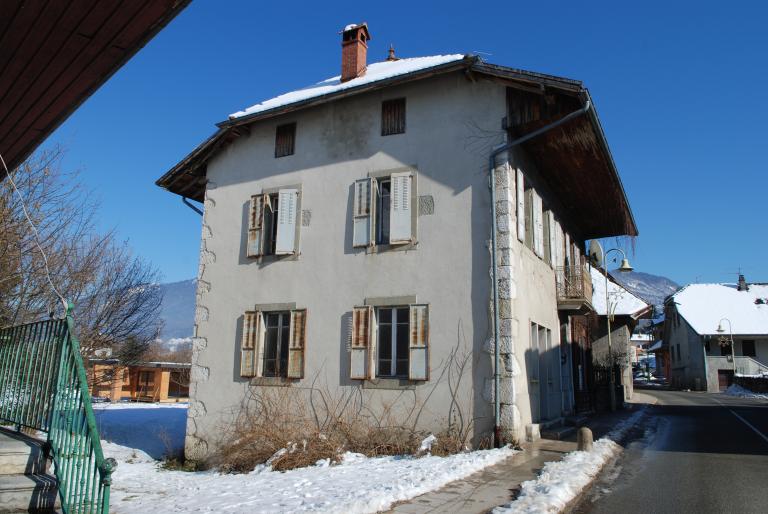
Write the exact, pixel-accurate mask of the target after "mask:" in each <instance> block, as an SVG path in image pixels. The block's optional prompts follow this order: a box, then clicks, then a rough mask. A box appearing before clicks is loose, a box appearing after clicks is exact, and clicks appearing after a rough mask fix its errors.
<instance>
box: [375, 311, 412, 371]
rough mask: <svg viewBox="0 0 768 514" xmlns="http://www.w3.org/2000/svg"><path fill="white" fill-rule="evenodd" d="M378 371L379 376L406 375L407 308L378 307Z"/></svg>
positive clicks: (408, 332)
mask: <svg viewBox="0 0 768 514" xmlns="http://www.w3.org/2000/svg"><path fill="white" fill-rule="evenodd" d="M376 319H377V321H378V334H377V336H378V350H379V355H378V373H377V376H380V377H407V376H408V353H409V352H408V341H409V334H410V328H409V325H410V324H409V308H408V307H379V308H378V309H376Z"/></svg>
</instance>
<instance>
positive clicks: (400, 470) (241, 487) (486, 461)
mask: <svg viewBox="0 0 768 514" xmlns="http://www.w3.org/2000/svg"><path fill="white" fill-rule="evenodd" d="M105 452H107V453H108V454H109V455H111V456H113V457H115V458H117V459H118V461H119V464H118V466H117V471H116V472H115V474H114V481H113V486H112V501H111V506H112V511H113V512H115V513H116V514H131V513H137V514H138V513H141V514H144V513H146V512H228V513H240V512H242V513H246V512H247V513H261V512H263V513H274V512H345V513H365V512H377V511H381V510H386V509H389V508H390V507H391V506H392V504H393V503H395V502H398V501H403V500H408V499H410V498H413V497H415V496H418V495H420V494H424V493H426V492H429V491H432V490H434V489H438V488H440V487H442V486H444V485H446V484H447V483H449V482H452V481H454V480H458V479H461V478H464V477H466V476H468V475H471V474H472V473H475V472H477V471H480V470H481V469H483V468H485V467H487V466H491V465H493V464H496V463H498V462H500V461H502V460H504V459H506V458H507V457H509V456H510V455H512V454H514V453H515V450H512V449H510V448H501V449H496V450H483V451H476V452H470V453H462V454H458V455H452V456H449V457H433V456H427V457H421V458H412V457H378V458H366V457H364V456H362V455H359V454H352V453H347V454H346V455H345V456H344V459H343V461H342V463H341V464H339V465H330V464H329V463H328V462H327V461H320V462H318V463H317V464H316V465H315V466H312V467H308V468H301V469H294V470H291V471H286V472H277V471H272V470H271V469H269V468H268V467H266V466H260V467H259V468H257V469H256V470H254V471H253V472H251V473H248V474H239V475H235V474H232V475H223V474H219V473H216V472H195V473H189V472H183V471H166V470H163V469H161V468H159V467H158V464H157V462H155V461H153V460H152V459H151V458H150V457H149V456H148V455H147V454H146V453H144V452H141V451H138V450H133V449H131V448H124V447H120V446H118V445H114V444H110V443H106V448H105Z"/></svg>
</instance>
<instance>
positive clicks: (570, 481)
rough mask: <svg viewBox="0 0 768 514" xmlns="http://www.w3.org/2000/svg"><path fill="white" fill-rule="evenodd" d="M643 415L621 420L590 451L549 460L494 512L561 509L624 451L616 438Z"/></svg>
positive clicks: (622, 434)
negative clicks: (536, 476)
mask: <svg viewBox="0 0 768 514" xmlns="http://www.w3.org/2000/svg"><path fill="white" fill-rule="evenodd" d="M643 414H644V409H641V410H639V411H637V412H636V413H634V414H633V415H632V416H630V417H629V418H627V419H626V420H624V421H623V422H621V423H620V424H619V425H617V426H616V428H615V429H614V430H613V431H612V432H611V433H609V434H608V435H606V436H605V437H602V438H600V439H599V440H598V441H595V443H594V444H593V445H592V450H591V451H588V452H580V451H575V452H571V453H569V454H568V455H566V456H565V458H564V459H563V460H561V461H555V462H547V463H546V464H545V465H544V468H543V469H542V470H541V473H540V474H539V476H538V478H537V479H536V480H529V481H527V482H523V483H522V484H521V488H520V494H519V495H518V497H517V499H516V500H515V501H513V502H511V503H508V504H506V505H503V506H501V507H497V508H495V509H493V514H509V513H513V512H514V513H530V514H534V513H541V512H560V511H562V510H563V509H565V507H566V505H568V503H569V502H570V501H571V500H573V499H574V498H575V497H576V496H577V495H578V494H579V493H580V492H581V490H582V489H584V488H585V487H586V486H587V485H589V483H590V482H591V481H592V480H593V479H594V478H595V477H596V476H597V474H598V473H600V470H601V469H602V468H603V466H604V465H605V464H606V463H607V462H608V461H610V460H611V459H612V458H613V457H614V456H615V455H617V454H618V453H619V452H620V451H621V446H619V445H618V444H616V443H615V442H614V440H617V439H620V438H621V437H623V436H624V434H625V433H626V432H627V430H629V428H631V427H632V426H633V425H635V424H636V423H637V422H638V420H639V419H640V418H641V417H642V415H643Z"/></svg>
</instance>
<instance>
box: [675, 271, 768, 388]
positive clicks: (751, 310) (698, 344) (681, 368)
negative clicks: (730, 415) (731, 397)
mask: <svg viewBox="0 0 768 514" xmlns="http://www.w3.org/2000/svg"><path fill="white" fill-rule="evenodd" d="M664 307H665V322H664V343H665V345H666V346H667V348H668V353H669V360H670V377H669V378H670V380H671V384H672V386H673V387H678V388H684V389H694V390H697V391H701V390H705V391H709V392H717V391H722V390H724V389H726V388H727V387H728V386H729V385H731V383H732V382H733V379H734V374H739V375H760V374H763V373H768V284H748V283H747V281H746V279H745V278H744V276H743V275H739V280H738V283H736V284H689V285H687V286H685V287H683V288H681V289H680V290H679V291H677V292H676V293H675V294H673V295H671V296H670V297H669V298H667V300H666V302H665V304H664ZM731 341H733V345H731Z"/></svg>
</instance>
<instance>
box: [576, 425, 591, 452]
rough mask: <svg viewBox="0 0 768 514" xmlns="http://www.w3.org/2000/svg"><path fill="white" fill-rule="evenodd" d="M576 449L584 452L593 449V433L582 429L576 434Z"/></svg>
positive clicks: (585, 428) (584, 428)
mask: <svg viewBox="0 0 768 514" xmlns="http://www.w3.org/2000/svg"><path fill="white" fill-rule="evenodd" d="M576 449H577V450H579V451H582V452H588V451H590V450H591V449H592V431H591V430H590V429H588V428H587V427H581V428H580V429H579V431H578V432H577V433H576Z"/></svg>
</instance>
